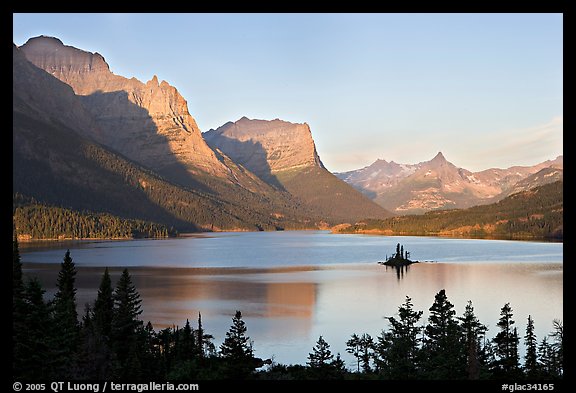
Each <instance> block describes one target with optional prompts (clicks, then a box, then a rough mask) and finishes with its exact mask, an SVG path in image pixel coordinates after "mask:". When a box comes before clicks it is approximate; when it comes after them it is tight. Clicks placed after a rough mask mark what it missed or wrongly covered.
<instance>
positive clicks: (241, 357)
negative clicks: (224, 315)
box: [220, 311, 255, 379]
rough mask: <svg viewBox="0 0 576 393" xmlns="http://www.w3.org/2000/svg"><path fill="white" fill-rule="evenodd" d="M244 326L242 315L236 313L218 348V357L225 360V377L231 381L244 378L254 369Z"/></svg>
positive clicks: (250, 346)
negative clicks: (231, 379)
mask: <svg viewBox="0 0 576 393" xmlns="http://www.w3.org/2000/svg"><path fill="white" fill-rule="evenodd" d="M246 330H247V329H246V324H245V323H244V321H243V320H242V313H241V312H240V311H236V314H235V315H234V317H233V318H232V326H231V327H230V330H228V332H226V338H225V339H224V342H223V343H222V345H221V346H220V355H221V357H222V358H223V359H225V360H226V365H227V367H226V369H227V375H228V376H229V377H231V378H233V379H238V378H245V377H247V376H249V375H250V374H251V373H252V372H253V371H254V369H255V361H254V354H253V351H252V343H251V342H250V338H249V337H248V336H246Z"/></svg>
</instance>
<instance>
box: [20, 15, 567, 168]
mask: <svg viewBox="0 0 576 393" xmlns="http://www.w3.org/2000/svg"><path fill="white" fill-rule="evenodd" d="M13 21H14V25H13V40H14V43H15V44H16V45H22V44H24V43H25V42H26V41H27V40H28V39H29V38H30V37H34V36H38V35H49V36H55V37H58V38H60V39H61V40H62V42H64V44H66V45H72V46H75V47H77V48H80V49H84V50H87V51H91V52H98V53H100V54H102V55H103V56H104V57H105V59H106V61H107V62H108V64H109V65H110V69H111V70H112V72H114V73H116V74H119V75H123V76H126V77H133V76H134V77H136V78H138V79H139V80H141V81H143V82H145V81H147V80H149V79H151V78H152V76H153V75H154V74H156V75H157V76H158V78H159V79H160V80H162V79H164V80H166V81H167V82H168V83H170V84H171V85H173V86H175V87H176V88H177V89H178V90H179V91H180V93H181V94H182V95H183V96H184V98H185V99H186V100H187V101H188V107H189V109H190V112H191V114H192V116H194V118H195V119H196V121H197V122H198V125H199V126H200V128H201V129H202V131H207V130H209V129H210V128H217V127H219V126H221V125H222V124H224V123H226V122H227V121H236V120H238V119H239V118H240V117H242V116H247V117H249V118H252V119H254V118H255V119H267V120H271V119H275V118H280V119H283V120H287V121H291V122H299V123H300V122H307V123H308V124H309V125H310V127H311V129H312V135H313V137H314V139H315V141H316V147H317V150H318V152H319V154H320V157H321V159H322V161H323V162H324V164H325V165H326V166H327V168H328V169H329V170H331V171H346V170H352V169H357V168H361V167H363V166H366V165H369V164H371V163H372V162H373V161H375V160H376V159H377V158H381V159H385V160H388V161H390V160H394V161H396V162H400V163H416V162H420V161H426V160H429V159H431V158H432V157H434V155H435V154H436V153H437V152H438V151H442V152H443V153H444V155H445V156H446V158H447V159H448V160H449V161H451V162H452V163H454V164H455V165H456V166H459V167H464V168H466V169H470V170H473V171H477V170H483V169H487V168H491V167H500V168H504V167H509V166H511V165H532V164H536V163H538V162H541V161H544V160H547V159H553V158H555V157H556V156H557V155H560V154H562V145H563V142H562V139H563V138H562V137H563V135H562V134H563V68H562V64H563V17H562V14H15V15H14V18H13Z"/></svg>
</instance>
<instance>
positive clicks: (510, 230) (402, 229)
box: [335, 181, 564, 240]
mask: <svg viewBox="0 0 576 393" xmlns="http://www.w3.org/2000/svg"><path fill="white" fill-rule="evenodd" d="M563 184H564V182H563V181H557V182H554V183H550V184H547V185H544V186H541V187H537V188H534V189H531V190H528V191H523V192H519V193H516V194H514V195H511V196H509V197H507V198H505V199H503V200H501V201H500V202H498V203H494V204H491V205H484V206H475V207H472V208H469V209H462V210H443V211H433V212H428V213H426V214H422V215H411V216H399V217H393V218H389V219H386V220H365V221H363V222H359V223H356V224H354V225H350V226H341V227H338V228H336V229H335V230H336V231H338V232H341V233H380V234H386V235H412V236H421V235H423V236H426V235H437V236H456V237H457V236H463V237H479V238H483V237H494V238H503V239H558V240H561V239H562V238H563V222H564V221H563V213H564V210H563V206H564V203H563Z"/></svg>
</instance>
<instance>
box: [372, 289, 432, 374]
mask: <svg viewBox="0 0 576 393" xmlns="http://www.w3.org/2000/svg"><path fill="white" fill-rule="evenodd" d="M413 307H414V305H413V304H412V299H411V298H410V297H408V296H406V301H405V302H404V303H403V304H402V305H401V306H400V307H399V308H398V316H399V320H397V319H396V318H394V317H388V318H387V319H388V321H389V322H390V325H391V328H390V331H389V332H382V333H383V335H382V337H381V338H380V339H379V350H378V353H379V357H380V359H379V361H378V362H379V364H380V365H381V366H380V369H381V371H383V372H384V373H385V374H386V375H387V376H388V377H389V378H391V379H411V378H416V377H417V376H418V368H419V364H418V359H419V350H420V348H419V344H420V341H421V339H420V338H419V337H418V335H419V333H420V331H421V327H419V326H417V324H418V321H419V320H420V318H421V317H422V314H423V312H422V311H414V309H413ZM382 366H384V367H382Z"/></svg>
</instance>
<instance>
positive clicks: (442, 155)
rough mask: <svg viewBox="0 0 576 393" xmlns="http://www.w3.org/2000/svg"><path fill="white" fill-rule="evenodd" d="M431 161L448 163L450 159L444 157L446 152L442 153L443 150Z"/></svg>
mask: <svg viewBox="0 0 576 393" xmlns="http://www.w3.org/2000/svg"><path fill="white" fill-rule="evenodd" d="M430 162H431V163H435V164H443V163H447V162H448V161H447V160H446V157H444V154H442V152H441V151H439V152H438V153H437V154H436V155H435V156H434V158H433V159H431V160H430Z"/></svg>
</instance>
